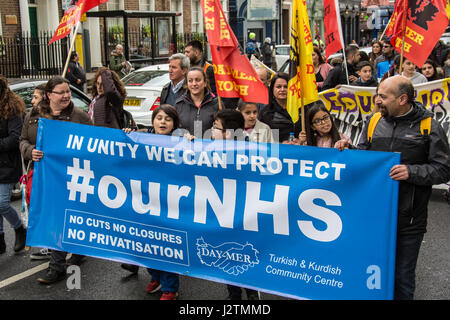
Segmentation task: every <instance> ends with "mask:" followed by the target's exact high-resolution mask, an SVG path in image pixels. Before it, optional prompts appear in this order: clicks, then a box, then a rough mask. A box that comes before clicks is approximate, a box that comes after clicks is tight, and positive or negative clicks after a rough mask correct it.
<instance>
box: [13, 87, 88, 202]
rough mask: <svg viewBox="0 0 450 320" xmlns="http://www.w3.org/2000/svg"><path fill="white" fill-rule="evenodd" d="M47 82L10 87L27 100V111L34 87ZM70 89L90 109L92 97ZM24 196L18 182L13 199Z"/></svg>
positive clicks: (80, 102) (85, 107) (75, 103)
mask: <svg viewBox="0 0 450 320" xmlns="http://www.w3.org/2000/svg"><path fill="white" fill-rule="evenodd" d="M42 83H44V84H45V83H47V81H45V80H34V81H26V82H21V83H16V84H11V85H10V86H9V88H10V89H11V90H12V91H13V92H15V93H16V94H18V95H19V96H20V97H21V98H22V100H23V101H24V102H25V106H26V107H27V111H28V110H30V109H31V108H32V107H33V106H32V105H31V99H32V96H33V92H34V88H36V86H38V85H40V84H42ZM70 90H71V91H72V101H73V103H74V105H75V106H77V107H80V108H81V109H83V110H85V111H86V112H87V111H88V109H89V104H90V103H91V98H89V96H88V95H86V94H85V93H84V92H82V91H80V90H79V89H77V88H75V87H74V86H72V85H70ZM21 197H22V190H21V189H20V184H19V183H17V184H16V185H15V187H14V189H13V190H12V193H11V199H12V200H17V199H20V198H21Z"/></svg>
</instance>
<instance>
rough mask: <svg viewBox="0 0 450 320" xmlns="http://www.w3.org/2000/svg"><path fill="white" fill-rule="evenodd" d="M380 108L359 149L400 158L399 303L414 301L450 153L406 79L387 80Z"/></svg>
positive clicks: (449, 171) (449, 174)
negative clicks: (435, 196)
mask: <svg viewBox="0 0 450 320" xmlns="http://www.w3.org/2000/svg"><path fill="white" fill-rule="evenodd" d="M375 104H376V106H377V107H378V110H380V113H375V114H374V115H373V116H372V118H373V119H378V122H375V123H374V122H373V119H371V120H370V121H369V122H367V123H366V125H365V127H364V129H363V132H362V135H361V140H360V143H359V145H358V148H359V149H363V150H376V151H388V152H400V153H401V163H400V164H398V165H395V166H393V167H392V168H391V170H390V173H389V175H390V177H391V178H392V179H394V180H396V181H399V183H400V184H399V198H398V220H397V221H398V223H397V250H396V266H395V291H394V299H408V300H411V299H413V297H414V290H415V268H416V264H417V258H418V255H419V250H420V245H421V243H422V239H423V236H424V233H425V232H426V226H427V214H428V212H427V211H428V208H427V207H428V201H429V199H430V195H431V191H432V186H433V185H434V184H441V183H445V182H448V181H449V180H450V150H449V145H448V140H447V137H446V135H445V132H444V130H443V129H442V127H441V125H440V124H439V123H438V122H437V121H435V120H434V119H433V118H432V117H433V113H431V112H429V111H427V110H426V109H425V108H424V107H423V106H422V105H421V104H420V103H418V102H417V101H414V87H413V86H412V84H411V82H410V81H409V80H408V79H406V78H405V77H402V76H394V77H390V78H387V79H386V80H384V81H382V82H381V83H380V85H379V87H378V89H377V94H376V98H375ZM371 122H372V123H371ZM427 122H428V124H427ZM370 127H371V128H372V129H369V128H370ZM379 192H383V191H382V190H380V191H379Z"/></svg>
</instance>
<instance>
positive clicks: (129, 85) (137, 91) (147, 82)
mask: <svg viewBox="0 0 450 320" xmlns="http://www.w3.org/2000/svg"><path fill="white" fill-rule="evenodd" d="M122 81H123V82H124V83H125V89H126V90H127V98H126V99H125V101H124V104H123V107H124V109H125V110H128V111H129V112H131V114H132V115H133V118H134V121H135V122H136V124H137V125H138V127H141V128H142V127H151V126H152V112H153V110H154V109H156V107H158V106H159V102H160V95H161V90H162V88H163V87H164V85H166V84H167V83H169V81H170V79H169V64H159V65H153V66H148V67H144V68H141V69H139V70H135V71H133V72H131V73H130V74H128V75H126V76H125V77H123V78H122Z"/></svg>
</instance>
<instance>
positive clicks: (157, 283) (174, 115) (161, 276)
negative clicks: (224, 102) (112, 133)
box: [121, 104, 180, 300]
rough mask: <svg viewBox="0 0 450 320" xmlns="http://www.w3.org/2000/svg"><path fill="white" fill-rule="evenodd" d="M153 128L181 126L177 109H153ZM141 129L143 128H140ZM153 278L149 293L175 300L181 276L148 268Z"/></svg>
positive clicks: (131, 267)
mask: <svg viewBox="0 0 450 320" xmlns="http://www.w3.org/2000/svg"><path fill="white" fill-rule="evenodd" d="M152 125H153V128H152V129H151V131H148V132H149V133H154V134H163V135H170V134H172V133H173V132H174V131H175V130H177V129H178V128H179V125H180V118H179V117H178V112H177V110H176V109H175V108H174V107H172V106H171V105H170V104H162V105H160V106H159V107H158V108H156V109H155V110H154V111H153V114H152ZM123 130H124V131H125V132H126V133H129V132H131V131H134V130H132V129H130V128H124V129H123ZM138 131H141V132H142V130H138ZM121 267H122V268H123V269H125V270H128V271H130V272H132V273H137V272H138V270H139V266H136V265H132V264H127V263H122V265H121ZM147 271H148V273H149V274H150V275H151V277H152V280H151V281H150V283H149V284H148V285H147V287H146V289H145V291H146V292H147V293H155V292H158V291H159V290H161V291H162V292H163V294H162V295H161V299H160V300H175V299H176V297H177V296H178V288H179V286H180V280H179V276H178V274H176V273H171V272H167V271H161V270H155V269H150V268H147Z"/></svg>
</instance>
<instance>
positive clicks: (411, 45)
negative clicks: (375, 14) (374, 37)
mask: <svg viewBox="0 0 450 320" xmlns="http://www.w3.org/2000/svg"><path fill="white" fill-rule="evenodd" d="M447 25H448V16H447V12H446V10H445V1H444V0H397V1H396V2H395V7H394V13H393V14H392V18H391V22H390V23H389V25H388V27H387V29H386V36H388V37H391V44H392V45H393V46H394V48H395V50H396V51H397V52H399V53H401V52H402V48H403V55H404V56H405V57H406V58H407V59H408V60H410V61H411V62H413V63H414V64H415V65H416V66H418V67H419V68H420V67H422V66H423V64H424V63H425V61H426V60H427V58H428V56H429V55H430V53H431V51H432V50H433V48H434V46H435V45H436V43H437V42H438V40H439V38H440V37H441V35H442V33H444V31H445V28H446V27H447ZM403 37H404V38H405V43H404V45H403Z"/></svg>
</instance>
